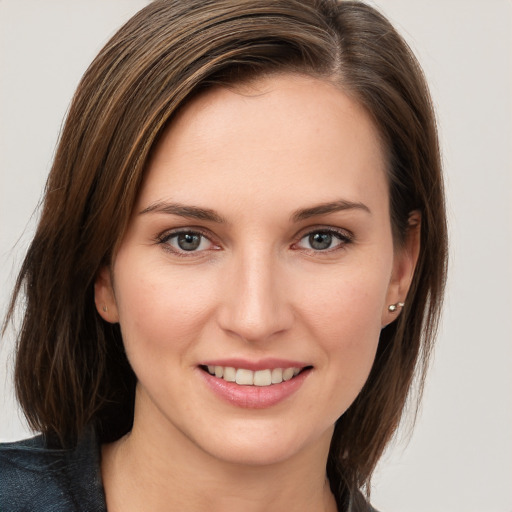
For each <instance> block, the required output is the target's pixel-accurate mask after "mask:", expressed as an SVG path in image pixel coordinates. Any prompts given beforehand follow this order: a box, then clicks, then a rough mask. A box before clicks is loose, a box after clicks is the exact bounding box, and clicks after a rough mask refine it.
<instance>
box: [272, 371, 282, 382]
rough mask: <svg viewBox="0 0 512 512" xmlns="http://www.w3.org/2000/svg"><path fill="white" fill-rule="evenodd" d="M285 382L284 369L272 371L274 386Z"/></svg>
mask: <svg viewBox="0 0 512 512" xmlns="http://www.w3.org/2000/svg"><path fill="white" fill-rule="evenodd" d="M281 382H283V369H282V368H274V369H273V370H272V384H280V383H281Z"/></svg>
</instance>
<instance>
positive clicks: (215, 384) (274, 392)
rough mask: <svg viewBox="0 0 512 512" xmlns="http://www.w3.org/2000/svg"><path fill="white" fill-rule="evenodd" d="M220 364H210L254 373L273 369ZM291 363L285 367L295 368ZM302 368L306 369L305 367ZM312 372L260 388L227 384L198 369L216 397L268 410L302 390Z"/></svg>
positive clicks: (308, 369)
mask: <svg viewBox="0 0 512 512" xmlns="http://www.w3.org/2000/svg"><path fill="white" fill-rule="evenodd" d="M226 361H227V360H223V361H222V362H223V363H225V362H226ZM219 363H220V361H217V362H215V363H212V362H210V364H213V365H216V366H234V367H235V368H237V367H238V368H245V369H247V370H253V371H257V370H261V369H270V368H271V366H261V365H260V362H259V363H254V364H253V366H252V368H248V367H247V362H245V363H244V364H245V366H244V365H243V364H242V365H239V366H236V365H234V364H233V363H234V360H229V364H219ZM289 363H290V361H288V362H287V365H286V366H284V367H285V368H289V367H291V366H294V364H290V365H289V366H288V364H289ZM267 364H268V361H267ZM297 366H300V365H297ZM300 367H301V368H304V365H302V366H300ZM273 368H283V366H280V364H278V365H277V366H273ZM311 370H312V368H311V367H309V368H306V369H305V370H303V371H302V372H301V373H299V374H298V375H297V376H296V377H294V378H293V379H290V380H287V381H283V382H281V383H280V384H272V385H271V386H262V387H259V386H241V385H239V384H236V383H234V382H227V381H225V380H224V379H219V378H217V377H215V376H214V375H210V374H209V373H208V372H206V371H204V370H202V369H201V368H199V367H198V368H197V371H198V372H199V374H200V375H201V377H202V378H203V379H204V382H205V384H206V385H207V386H208V388H209V389H210V390H211V391H213V393H215V395H217V396H218V397H219V398H221V399H222V400H224V401H225V402H228V403H229V404H231V405H234V406H236V407H241V408H245V409H266V408H268V407H272V406H274V405H277V404H278V403H280V402H282V401H284V400H285V399H286V398H288V397H290V396H291V395H293V394H294V393H295V392H297V391H298V390H299V389H300V387H301V386H302V385H303V384H304V381H305V380H306V379H307V377H308V375H309V374H310V373H311Z"/></svg>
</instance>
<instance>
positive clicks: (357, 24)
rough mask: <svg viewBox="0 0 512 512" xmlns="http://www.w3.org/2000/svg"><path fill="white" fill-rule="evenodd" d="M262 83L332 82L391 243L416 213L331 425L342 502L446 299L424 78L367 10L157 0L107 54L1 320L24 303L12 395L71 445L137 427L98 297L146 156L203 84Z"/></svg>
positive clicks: (95, 71) (329, 2)
mask: <svg viewBox="0 0 512 512" xmlns="http://www.w3.org/2000/svg"><path fill="white" fill-rule="evenodd" d="M273 73H300V74H305V75H309V76H313V77H316V78H320V79H325V80H329V81H331V82H332V83H335V84H337V85H338V86H339V87H340V89H341V90H343V91H344V92H345V93H347V94H349V95H350V96H351V97H352V98H354V99H355V100H356V101H357V102H359V103H360V104H361V105H362V106H363V107H364V108H365V109H366V110H367V112H368V113H369V114H370V115H371V117H372V119H373V121H374V123H375V126H376V127H377V128H378V131H379V134H380V137H381V138H382V141H383V143H384V147H385V150H386V156H387V162H386V164H387V174H388V182H389V193H390V205H391V208H390V209H391V223H392V228H393V236H394V242H395V245H396V246H399V245H400V243H401V242H402V241H403V240H404V237H405V236H406V232H407V228H408V216H409V214H410V212H411V211H413V210H418V211H419V212H420V213H421V252H420V256H419V261H418V264H417V267H416V271H415V275H414V279H413V284H412V286H411V289H410V291H409V294H408V296H407V300H406V305H405V307H404V309H403V310H402V312H401V314H400V316H399V318H398V319H397V320H396V321H395V322H393V323H392V324H390V325H388V326H387V327H385V328H384V329H383V330H382V332H381V336H380V341H379V346H378V351H377V355H376V359H375V363H374V365H373V368H372V370H371V373H370V376H369V378H368V381H367V383H366V385H365V386H364V388H363V390H362V391H361V393H360V395H359V396H358V397H357V399H356V400H355V402H354V403H353V404H352V406H351V407H350V408H349V409H348V410H347V411H346V412H345V413H344V414H343V415H342V416H341V417H340V418H339V420H338V422H337V424H336V427H335V432H334V437H333V440H332V445H331V449H330V455H329V459H328V464H327V472H328V475H329V478H330V482H331V486H332V488H333V490H335V491H336V492H335V494H337V495H338V496H342V495H346V494H347V493H348V492H349V491H350V490H353V489H356V488H359V487H361V486H363V485H365V484H367V483H368V481H369V478H370V476H371V474H372V471H373V469H374V468H375V465H376V463H377V461H378V459H379V457H380V456H381V454H382V452H383V450H384V448H385V446H386V444H387V443H388V441H389V440H390V438H391V436H392V435H393V433H394V431H395V429H396V428H397V425H398V423H399V421H400V418H401V415H402V412H403V410H404V404H405V401H406V397H407V395H408V392H409V390H410V388H411V383H412V381H413V378H414V376H415V374H416V373H417V374H418V375H419V382H420V384H421V383H422V382H423V376H424V371H425V369H426V366H427V362H428V356H429V354H430V352H431V346H432V342H433V339H434V335H435V332H436V327H437V325H438V319H439V313H440V305H441V301H442V296H443V290H444V282H445V272H446V259H447V234H446V219H445V207H444V193H443V183H442V176H441V164H440V156H439V148H438V139H437V131H436V124H435V117H434V113H433V109H432V102H431V99H430V96H429V92H428V88H427V85H426V83H425V80H424V77H423V74H422V72H421V69H420V67H419V65H418V63H417V61H416V59H415V57H414V56H413V54H412V52H411V51H410V49H409V48H408V46H407V44H406V43H405V42H404V40H403V39H402V38H401V37H400V36H399V35H398V34H397V32H396V31H395V30H394V28H393V27H392V26H391V25H390V23H389V22H388V21H387V20H386V19H385V18H384V17H383V16H382V15H381V14H379V13H378V12H377V11H376V10H375V9H373V8H371V7H369V6H367V5H365V4H363V3H360V2H352V1H342V2H336V1H335V0H157V1H154V2H152V3H151V4H150V5H149V6H147V7H146V8H144V9H143V10H142V11H140V12H139V13H138V14H136V15H135V16H134V17H133V18H132V19H131V20H130V21H128V23H126V24H125V25H124V26H123V27H122V28H121V29H120V30H119V31H118V32H117V34H115V35H114V37H113V38H112V39H111V40H110V42H108V43H107V45H106V46H105V47H104V48H103V50H102V51H101V52H100V54H99V55H98V56H97V58H96V59H95V60H94V62H93V63H92V64H91V66H90V67H89V69H88V70H87V72H86V73H85V75H84V77H83V79H82V81H81V83H80V85H79V87H78V90H77V92H76V94H75V97H74V99H73V102H72V105H71V108H70V111H69V114H68V117H67V121H66V123H65V126H64V129H63V132H62V135H61V139H60V143H59V146H58V149H57V152H56V156H55V161H54V163H53V167H52V169H51V172H50V175H49V178H48V182H47V185H46V191H45V198H44V203H43V208H42V213H41V218H40V222H39V225H38V228H37V232H36V234H35V237H34V240H33V242H32V244H31V245H30V248H29V250H28V253H27V255H26V258H25V260H24V262H23V265H22V268H21V272H20V274H19V277H18V280H17V283H16V286H15V290H14V294H13V298H12V302H11V306H10V309H9V311H8V315H7V318H8V319H10V318H12V316H13V312H14V309H15V307H16V303H17V301H18V299H20V297H21V296H22V295H23V296H24V298H25V309H24V316H23V320H22V324H21V327H20V331H19V335H18V340H17V359H16V369H15V385H16V392H17V396H18V398H19V401H20V403H21V405H22V407H23V409H24V412H25V414H26V416H27V418H28V421H29V423H30V425H31V426H32V427H33V428H34V429H37V430H40V431H42V432H43V433H44V434H46V436H47V437H48V439H53V440H54V442H55V443H57V444H59V445H62V446H64V445H72V444H73V443H74V442H76V439H77V437H78V436H79V434H80V433H81V431H82V430H83V429H84V428H85V426H87V425H93V426H94V428H95V429H96V432H97V435H98V437H99V440H100V441H101V442H108V441H112V440H115V439H117V438H119V437H120V436H121V435H123V434H124V433H126V432H127V431H129V430H130V428H131V425H132V421H133V404H134V393H135V380H136V379H135V376H134V374H133V372H132V370H131V368H130V366H129V364H128V362H127V359H126V356H125V353H124V349H123V343H122V339H121V334H120V330H119V327H118V326H117V325H110V324H108V323H106V322H105V321H103V320H102V318H101V317H100V316H99V315H98V313H97V311H96V309H95V304H94V297H93V285H94V281H95V278H96V275H97V273H98V270H99V268H100V267H101V266H102V265H105V264H108V263H109V262H110V260H111V258H112V257H113V255H114V254H115V248H116V244H118V243H119V241H120V240H121V238H122V236H123V234H124V232H125V229H126V226H127V222H128V219H129V218H130V215H131V212H132V208H133V206H134V202H135V199H136V197H137V193H138V191H139V189H140V186H141V180H142V179H143V176H144V170H145V167H146V164H147V162H148V158H149V155H150V153H151V149H152V148H153V147H154V146H155V144H156V142H157V141H158V139H159V135H160V134H161V133H162V132H163V130H164V129H165V127H166V126H167V125H168V124H169V123H172V119H173V116H174V115H175V113H176V112H177V110H178V109H179V108H180V107H182V106H183V105H184V104H185V103H186V102H187V101H189V100H190V99H191V98H192V97H193V96H195V95H197V94H200V93H201V91H204V90H205V89H207V88H209V87H212V86H219V85H220V86H222V85H226V86H228V85H231V84H236V83H238V82H241V81H245V80H250V79H252V78H255V77H258V76H261V75H269V74H273Z"/></svg>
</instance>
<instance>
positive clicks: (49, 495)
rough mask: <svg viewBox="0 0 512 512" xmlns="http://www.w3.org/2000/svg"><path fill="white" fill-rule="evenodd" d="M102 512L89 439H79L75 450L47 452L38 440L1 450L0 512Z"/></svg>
mask: <svg viewBox="0 0 512 512" xmlns="http://www.w3.org/2000/svg"><path fill="white" fill-rule="evenodd" d="M106 510H107V507H106V505H105V494H104V492H103V484H102V481H101V471H100V450H99V446H98V443H97V442H96V438H95V436H94V434H93V433H88V434H87V435H85V436H83V437H82V438H81V439H80V441H79V443H78V445H77V447H76V448H75V449H74V450H51V449H48V448H46V446H45V442H44V438H43V436H37V437H34V438H32V439H26V440H24V441H18V442H15V443H5V444H0V511H2V512H106Z"/></svg>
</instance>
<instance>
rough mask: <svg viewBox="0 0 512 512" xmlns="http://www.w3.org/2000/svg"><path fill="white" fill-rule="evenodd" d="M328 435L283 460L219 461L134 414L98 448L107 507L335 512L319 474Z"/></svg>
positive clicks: (127, 511) (116, 509) (168, 428)
mask: <svg viewBox="0 0 512 512" xmlns="http://www.w3.org/2000/svg"><path fill="white" fill-rule="evenodd" d="M149 427H151V428H149ZM330 434H331V432H328V433H326V435H325V436H322V438H321V439H319V440H318V441H316V442H314V443H310V444H309V445H308V447H307V448H304V449H303V450H301V451H299V452H298V453H295V454H294V455H293V456H292V457H290V458H288V459H286V460H282V461H278V462H273V463H271V464H257V465H254V464H249V463H247V464H244V463H240V462H231V461H224V460H219V459H218V458H216V457H213V456H212V455H210V454H208V453H206V452H205V451H203V450H201V449H200V448H198V446H197V444H196V443H194V442H193V441H192V440H190V439H189V438H187V437H186V436H184V435H183V434H182V433H181V432H180V431H179V430H178V429H176V428H175V427H171V426H170V425H169V424H168V423H167V424H165V423H163V424H162V423H161V424H159V423H158V422H156V424H155V422H154V421H153V422H152V423H151V425H147V422H146V421H144V419H143V416H141V417H139V416H137V414H136V416H135V421H134V427H133V430H132V432H131V433H129V434H128V435H126V436H125V437H123V438H122V439H120V440H119V441H116V442H115V443H112V444H110V445H106V446H104V447H103V456H102V474H103V481H104V487H105V494H106V499H107V508H108V510H109V512H119V511H123V512H130V511H132V510H133V511H135V510H152V511H154V512H163V511H166V512H169V511H171V512H172V511H180V512H196V511H201V512H202V511H204V510H209V511H211V512H217V511H225V510H244V511H246V512H263V511H265V512H272V511H276V512H277V511H279V512H281V511H282V510H294V512H302V511H304V512H306V511H308V512H310V511H318V512H320V511H322V512H323V511H330V512H331V511H335V510H336V504H335V501H334V497H333V496H332V494H331V491H330V487H329V483H328V481H327V478H326V474H325V466H326V460H327V455H328V450H329V444H330V437H331V436H330Z"/></svg>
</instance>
